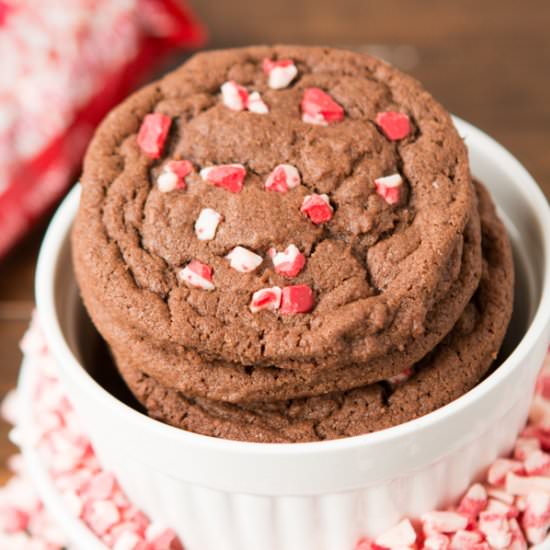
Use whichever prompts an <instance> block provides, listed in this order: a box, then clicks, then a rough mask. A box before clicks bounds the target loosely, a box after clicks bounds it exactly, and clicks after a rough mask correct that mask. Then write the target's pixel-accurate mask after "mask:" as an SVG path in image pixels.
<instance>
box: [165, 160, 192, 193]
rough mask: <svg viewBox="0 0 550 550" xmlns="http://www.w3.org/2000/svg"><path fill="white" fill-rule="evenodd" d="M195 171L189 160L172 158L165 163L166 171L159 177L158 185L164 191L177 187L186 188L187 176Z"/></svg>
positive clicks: (167, 191)
mask: <svg viewBox="0 0 550 550" xmlns="http://www.w3.org/2000/svg"><path fill="white" fill-rule="evenodd" d="M192 171H193V165H192V164H191V163H190V162H189V161H188V160H172V161H170V162H167V163H166V164H165V165H164V171H163V172H162V174H160V176H159V177H158V178H157V186H158V188H159V190H160V191H161V192H163V193H169V192H170V191H174V190H175V189H185V187H186V183H185V177H186V176H188V175H189V174H190V173H191V172H192Z"/></svg>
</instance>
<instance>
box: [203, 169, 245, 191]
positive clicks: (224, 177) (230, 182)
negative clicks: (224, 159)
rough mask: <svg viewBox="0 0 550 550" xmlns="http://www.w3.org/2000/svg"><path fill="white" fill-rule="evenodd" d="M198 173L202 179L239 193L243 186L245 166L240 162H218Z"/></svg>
mask: <svg viewBox="0 0 550 550" xmlns="http://www.w3.org/2000/svg"><path fill="white" fill-rule="evenodd" d="M200 175H201V178H202V179H203V180H204V181H207V182H208V183H211V184H212V185H215V186H216V187H222V188H223V189H227V190H228V191H231V192H232V193H239V192H240V191H241V190H242V188H243V182H244V178H245V176H246V168H245V167H244V166H243V165H242V164H220V165H218V166H208V167H207V168H203V169H202V170H201V172H200Z"/></svg>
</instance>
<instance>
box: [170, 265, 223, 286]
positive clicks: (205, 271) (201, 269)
mask: <svg viewBox="0 0 550 550" xmlns="http://www.w3.org/2000/svg"><path fill="white" fill-rule="evenodd" d="M178 277H179V279H181V280H182V281H183V282H185V283H187V284H188V285H189V286H192V287H195V288H202V289H204V290H214V289H215V288H216V287H215V286H214V283H213V282H212V268H211V267H210V266H209V265H206V264H203V263H202V262H199V261H198V260H192V261H191V262H189V264H187V265H186V266H185V267H184V268H183V269H182V270H181V271H180V272H179V273H178Z"/></svg>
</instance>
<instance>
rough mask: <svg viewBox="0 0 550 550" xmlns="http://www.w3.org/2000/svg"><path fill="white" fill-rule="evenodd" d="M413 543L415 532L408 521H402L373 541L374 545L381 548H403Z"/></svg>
mask: <svg viewBox="0 0 550 550" xmlns="http://www.w3.org/2000/svg"><path fill="white" fill-rule="evenodd" d="M415 542H416V531H415V530H414V527H413V526H412V525H411V522H410V521H409V520H408V519H404V520H403V521H401V522H400V523H398V524H397V525H396V526H395V527H392V528H391V529H389V530H388V531H386V532H384V533H382V534H381V535H380V536H378V537H377V538H376V540H375V543H376V545H377V546H382V547H383V548H405V547H407V546H412V545H413V544H414V543H415Z"/></svg>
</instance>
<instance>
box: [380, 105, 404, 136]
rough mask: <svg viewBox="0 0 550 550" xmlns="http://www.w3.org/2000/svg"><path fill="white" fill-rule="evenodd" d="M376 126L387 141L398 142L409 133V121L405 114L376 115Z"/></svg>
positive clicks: (383, 113)
mask: <svg viewBox="0 0 550 550" xmlns="http://www.w3.org/2000/svg"><path fill="white" fill-rule="evenodd" d="M376 124H377V125H378V126H379V127H380V128H381V129H382V131H383V132H384V134H385V135H386V137H387V138H388V139H391V140H392V141H398V140H400V139H404V138H406V137H407V136H408V135H409V134H410V133H411V121H410V119H409V117H408V116H407V115H406V114H405V113H398V112H396V111H385V112H382V113H378V114H377V115H376Z"/></svg>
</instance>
